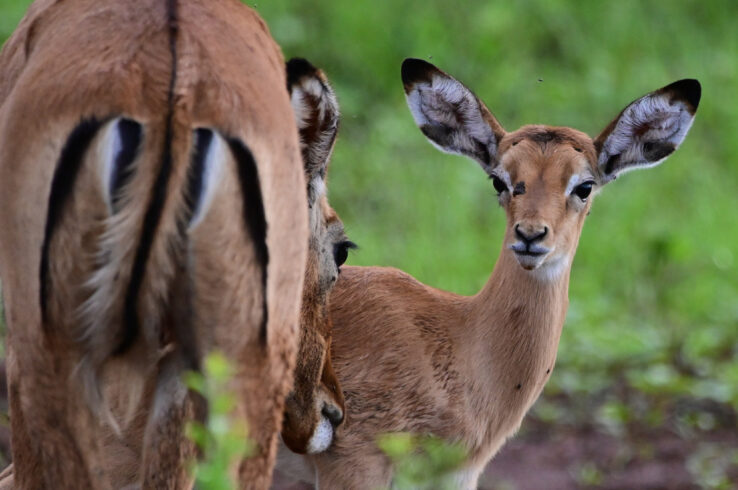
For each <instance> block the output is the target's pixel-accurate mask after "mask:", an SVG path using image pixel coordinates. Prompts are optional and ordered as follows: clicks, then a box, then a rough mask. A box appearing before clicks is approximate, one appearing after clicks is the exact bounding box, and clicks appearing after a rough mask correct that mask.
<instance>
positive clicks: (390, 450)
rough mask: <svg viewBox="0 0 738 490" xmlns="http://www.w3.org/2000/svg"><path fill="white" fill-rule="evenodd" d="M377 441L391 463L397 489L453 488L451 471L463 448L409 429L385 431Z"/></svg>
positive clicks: (461, 458)
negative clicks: (410, 431)
mask: <svg viewBox="0 0 738 490" xmlns="http://www.w3.org/2000/svg"><path fill="white" fill-rule="evenodd" d="M377 445H378V446H379V448H380V449H381V450H382V452H384V453H385V454H386V455H387V457H388V458H389V459H390V460H391V461H392V464H393V465H394V479H393V482H392V488H393V489H397V490H411V489H412V490H423V489H428V490H444V489H449V490H450V489H453V488H456V486H457V484H455V482H454V479H453V477H454V474H455V472H456V471H458V470H459V469H460V468H461V464H462V462H463V461H464V459H465V456H466V451H465V450H464V449H463V448H462V447H460V446H459V445H456V444H451V443H448V442H446V441H444V440H442V439H439V438H437V437H432V436H419V435H415V434H409V433H404V432H403V433H394V434H384V435H382V436H380V437H379V439H378V440H377Z"/></svg>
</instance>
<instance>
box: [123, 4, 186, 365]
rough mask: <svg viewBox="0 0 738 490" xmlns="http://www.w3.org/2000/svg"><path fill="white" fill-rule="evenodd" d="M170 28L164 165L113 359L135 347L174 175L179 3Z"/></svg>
mask: <svg viewBox="0 0 738 490" xmlns="http://www.w3.org/2000/svg"><path fill="white" fill-rule="evenodd" d="M167 24H168V27H169V53H170V55H171V57H172V60H171V61H172V73H171V75H170V78H169V92H168V94H167V105H168V107H169V110H168V113H167V116H166V123H165V124H166V126H165V128H164V148H163V151H162V162H161V167H159V173H158V174H157V176H156V181H155V182H154V186H153V187H152V189H151V199H150V201H149V207H148V209H147V210H146V215H145V216H144V222H143V227H142V229H141V239H140V240H139V242H138V249H137V250H136V256H135V258H134V260H133V267H132V269H131V281H130V282H129V284H128V290H127V291H126V297H125V303H124V306H123V308H124V309H123V325H124V330H123V334H122V336H121V339H120V342H119V343H118V346H117V347H116V348H115V349H113V355H120V354H123V353H125V352H126V351H127V350H128V349H129V348H130V347H131V345H133V342H134V340H136V337H138V333H139V331H140V329H141V325H140V323H139V319H138V296H139V292H140V291H141V284H142V283H143V279H144V274H145V273H146V264H147V262H148V260H149V255H150V253H151V246H152V245H153V242H154V236H155V234H156V229H157V228H158V226H159V221H161V214H162V211H163V210H164V203H165V201H166V191H167V185H168V184H169V177H170V175H171V173H172V139H173V134H172V133H173V129H172V119H173V118H174V87H175V86H176V83H177V35H178V32H179V23H178V17H177V0H168V1H167Z"/></svg>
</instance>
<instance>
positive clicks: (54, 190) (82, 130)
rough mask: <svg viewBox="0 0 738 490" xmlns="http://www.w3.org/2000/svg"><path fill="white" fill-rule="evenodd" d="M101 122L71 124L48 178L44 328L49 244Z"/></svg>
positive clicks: (42, 272) (42, 295) (42, 281)
mask: <svg viewBox="0 0 738 490" xmlns="http://www.w3.org/2000/svg"><path fill="white" fill-rule="evenodd" d="M103 122H104V121H99V120H97V119H94V118H90V119H85V120H83V121H82V122H80V123H79V124H78V125H77V127H76V128H74V130H73V131H72V133H71V134H70V135H69V138H67V142H66V143H65V144H64V148H63V149H62V151H61V155H60V156H59V161H58V162H57V164H56V170H55V171H54V177H53V179H52V181H51V193H50V195H49V206H48V210H47V212H46V228H45V230H44V241H43V244H42V245H41V267H40V270H39V279H40V282H39V289H40V298H39V299H40V302H41V318H42V320H43V325H44V327H43V328H44V329H45V328H46V318H47V317H46V315H47V311H46V300H47V297H48V292H49V283H48V279H49V277H48V276H49V246H50V245H51V239H52V238H53V236H54V232H55V231H56V228H57V226H58V225H59V221H60V219H61V217H62V214H63V213H64V208H65V206H66V203H67V201H68V200H69V196H70V195H71V193H72V189H73V188H74V182H75V181H76V180H77V175H78V174H79V169H80V167H81V165H82V160H84V156H85V152H86V151H87V148H89V146H90V143H91V142H92V139H93V138H94V137H95V135H96V134H97V132H98V130H99V129H100V126H102V124H103Z"/></svg>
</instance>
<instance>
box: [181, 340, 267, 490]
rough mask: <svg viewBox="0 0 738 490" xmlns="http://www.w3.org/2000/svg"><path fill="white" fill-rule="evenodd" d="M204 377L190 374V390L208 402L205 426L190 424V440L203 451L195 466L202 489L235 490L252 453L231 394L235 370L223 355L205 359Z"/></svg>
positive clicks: (213, 354)
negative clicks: (243, 464) (237, 471)
mask: <svg viewBox="0 0 738 490" xmlns="http://www.w3.org/2000/svg"><path fill="white" fill-rule="evenodd" d="M204 367H205V369H204V373H196V372H189V373H187V374H186V376H185V382H186V384H187V386H188V387H189V388H190V389H191V390H192V391H195V392H197V393H199V394H200V395H202V396H203V398H205V400H206V401H207V404H208V418H207V422H206V423H205V424H201V423H199V422H190V423H189V424H188V426H187V437H189V438H190V440H192V441H193V442H194V443H195V444H196V445H197V447H198V449H199V450H200V452H201V454H202V457H201V458H200V460H199V461H197V462H193V463H192V465H193V472H194V474H195V482H196V483H197V487H198V488H202V489H206V490H231V489H235V488H237V485H236V483H235V482H234V481H232V480H231V476H232V475H233V474H234V468H235V467H236V465H238V463H239V462H240V461H241V460H242V459H243V458H245V457H248V455H249V454H250V453H251V451H252V449H253V448H252V445H251V443H250V442H249V439H248V430H247V427H246V422H245V421H244V420H240V419H238V418H237V417H235V416H234V414H233V411H234V409H235V406H236V401H235V395H234V394H233V393H232V392H231V391H230V390H229V387H228V385H229V383H230V382H231V380H232V378H233V367H232V366H231V364H230V363H229V362H228V360H227V359H226V358H225V357H224V356H223V355H222V354H219V353H211V354H209V355H208V356H207V357H206V358H205V362H204Z"/></svg>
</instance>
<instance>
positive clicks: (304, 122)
mask: <svg viewBox="0 0 738 490" xmlns="http://www.w3.org/2000/svg"><path fill="white" fill-rule="evenodd" d="M287 90H289V93H290V100H291V102H292V110H293V112H294V114H295V120H296V121H297V129H298V130H299V132H300V150H301V151H302V159H303V162H304V164H305V176H306V177H307V181H308V184H309V186H308V188H309V189H310V190H311V191H312V190H315V189H317V188H318V187H320V186H323V185H324V183H325V175H326V172H327V169H328V162H329V161H330V158H331V152H332V151H333V145H334V144H335V142H336V135H337V134H338V119H339V112H338V101H337V100H336V96H335V94H334V93H333V89H332V88H331V86H330V85H329V84H328V79H327V78H326V76H325V74H324V73H323V72H322V71H321V70H319V69H317V68H315V67H314V66H313V65H312V64H310V62H309V61H307V60H305V59H302V58H292V59H291V60H290V61H288V62H287ZM314 197H316V196H314V195H313V192H311V196H310V199H311V204H312V200H314Z"/></svg>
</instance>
